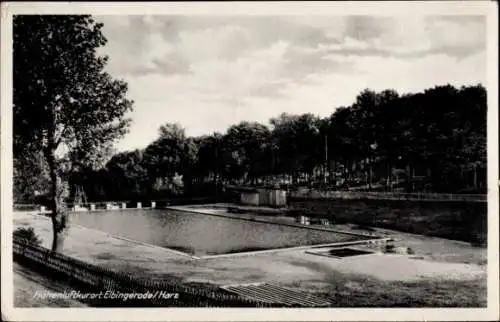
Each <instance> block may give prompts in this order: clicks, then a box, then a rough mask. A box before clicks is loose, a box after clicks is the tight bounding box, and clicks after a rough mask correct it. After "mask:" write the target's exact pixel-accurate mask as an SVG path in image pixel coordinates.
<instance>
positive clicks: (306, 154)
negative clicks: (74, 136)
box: [14, 85, 487, 202]
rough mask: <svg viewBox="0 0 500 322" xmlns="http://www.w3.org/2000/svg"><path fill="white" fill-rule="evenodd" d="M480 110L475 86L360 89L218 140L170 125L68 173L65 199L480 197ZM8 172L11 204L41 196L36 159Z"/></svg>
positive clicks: (481, 94)
mask: <svg viewBox="0 0 500 322" xmlns="http://www.w3.org/2000/svg"><path fill="white" fill-rule="evenodd" d="M486 109H487V107H486V90H485V88H484V87H482V86H481V85H477V86H464V87H461V88H456V87H453V86H451V85H445V86H436V87H434V88H431V89H427V90H425V91H423V92H420V93H412V94H404V95H400V94H398V93H397V92H396V91H394V90H385V91H382V92H374V91H372V90H368V89H366V90H364V91H362V92H361V93H360V94H359V95H358V96H357V98H356V100H355V102H354V103H353V104H352V105H351V106H342V107H338V108H336V109H332V111H333V113H332V114H331V115H330V116H329V117H326V118H320V117H318V116H316V115H313V114H310V113H308V114H303V115H289V114H281V115H279V116H277V117H276V118H273V119H271V120H270V121H269V124H268V125H266V124H260V123H257V122H246V121H245V122H241V123H239V124H236V125H233V126H231V127H229V129H228V130H227V131H226V133H224V134H222V133H213V134H212V135H206V136H202V137H188V136H187V135H186V134H185V130H184V129H183V128H182V127H181V125H179V124H177V123H167V124H165V125H163V126H161V127H160V129H159V131H158V137H157V139H156V140H154V141H153V142H151V143H150V144H149V145H148V146H147V147H145V148H144V149H142V150H135V151H128V152H121V153H118V154H115V155H110V156H108V161H107V162H106V163H105V164H102V165H100V166H98V167H95V166H94V167H86V168H80V169H78V171H75V172H73V173H72V174H71V177H70V179H69V189H70V191H71V192H72V196H73V197H72V198H74V195H75V191H77V190H79V189H83V191H84V192H85V195H86V197H87V198H88V199H89V200H105V199H107V200H130V199H134V198H140V197H146V196H147V197H151V198H153V197H154V198H161V197H168V196H171V195H175V194H177V195H178V194H184V195H200V196H201V195H207V194H210V193H213V191H214V190H216V189H220V188H221V187H222V186H223V185H224V184H226V183H238V184H253V185H256V184H258V185H262V184H287V185H292V186H297V185H302V186H315V187H320V188H324V189H343V190H350V189H353V190H370V191H406V192H416V191H419V192H421V191H426V192H449V193H464V192H467V193H484V192H485V191H486V159H487V156H486V118H487V117H486ZM15 131H16V127H14V132H15ZM26 153H28V152H26ZM14 169H15V173H14V189H15V193H14V194H15V199H16V200H17V201H23V202H27V201H32V200H33V198H35V196H36V195H43V194H44V191H45V189H46V188H45V187H46V186H47V185H46V184H45V182H46V180H47V167H46V165H45V164H44V159H43V158H42V157H41V155H40V153H39V152H37V151H30V152H29V155H25V154H20V153H18V154H16V153H15V160H14ZM77 188H79V189H77Z"/></svg>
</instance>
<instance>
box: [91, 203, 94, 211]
mask: <svg viewBox="0 0 500 322" xmlns="http://www.w3.org/2000/svg"><path fill="white" fill-rule="evenodd" d="M90 211H95V204H93V203H91V204H90Z"/></svg>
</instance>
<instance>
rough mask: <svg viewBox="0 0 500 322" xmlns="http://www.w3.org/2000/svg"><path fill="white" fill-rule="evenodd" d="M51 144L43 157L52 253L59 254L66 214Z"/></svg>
mask: <svg viewBox="0 0 500 322" xmlns="http://www.w3.org/2000/svg"><path fill="white" fill-rule="evenodd" d="M53 146H54V145H53V144H50V142H49V147H48V148H47V149H46V151H45V157H46V158H47V163H48V166H49V172H50V184H51V186H50V198H51V200H50V203H51V210H52V214H51V221H52V233H53V239H52V248H51V249H52V251H53V252H61V251H62V249H63V243H64V237H65V233H66V230H67V228H68V222H67V220H68V217H67V216H68V214H67V211H66V209H65V207H64V186H63V185H62V183H61V180H60V178H59V177H58V175H57V162H56V156H55V149H54V147H53Z"/></svg>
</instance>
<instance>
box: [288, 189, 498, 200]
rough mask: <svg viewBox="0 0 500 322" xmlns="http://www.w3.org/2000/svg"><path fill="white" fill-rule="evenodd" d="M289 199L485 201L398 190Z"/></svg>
mask: <svg viewBox="0 0 500 322" xmlns="http://www.w3.org/2000/svg"><path fill="white" fill-rule="evenodd" d="M289 197H290V198H291V199H375V200H415V201H467V202H487V200H488V198H487V195H484V194H451V193H398V192H359V191H320V190H309V189H307V190H301V191H291V192H290V194H289Z"/></svg>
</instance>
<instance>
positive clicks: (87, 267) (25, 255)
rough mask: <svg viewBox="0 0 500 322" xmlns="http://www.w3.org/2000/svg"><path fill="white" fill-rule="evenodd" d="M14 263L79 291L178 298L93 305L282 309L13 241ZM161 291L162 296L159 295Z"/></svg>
mask: <svg viewBox="0 0 500 322" xmlns="http://www.w3.org/2000/svg"><path fill="white" fill-rule="evenodd" d="M13 253H14V254H13V255H14V260H15V261H17V262H19V263H23V264H25V265H27V266H30V267H31V268H33V269H35V270H37V271H39V272H42V273H44V274H46V275H49V276H52V277H54V278H57V280H59V281H61V280H63V278H66V281H67V282H68V283H69V284H71V285H75V286H77V287H78V288H79V289H82V290H92V291H98V292H99V291H104V292H105V291H114V292H121V293H141V294H166V293H177V294H179V296H178V298H169V299H165V298H163V297H162V296H156V297H152V298H149V299H147V300H143V299H141V300H139V299H128V300H127V301H123V299H114V300H113V299H107V300H105V301H103V300H94V301H93V302H92V304H93V305H95V306H116V307H120V306H148V307H151V306H169V307H283V306H284V305H283V304H278V303H266V302H258V301H255V300H249V299H245V298H242V297H239V296H235V295H231V294H227V293H226V291H224V290H222V289H219V288H216V287H212V288H209V287H191V286H186V285H183V284H180V283H178V282H175V281H168V280H167V281H165V280H160V281H158V280H150V279H140V278H137V277H135V276H133V275H130V274H127V273H119V272H115V271H112V270H109V269H106V268H103V267H99V266H95V265H92V264H89V263H85V262H82V261H79V260H77V259H74V258H71V257H68V256H65V255H62V254H59V253H55V252H52V251H50V250H48V249H46V248H43V247H39V246H34V245H28V244H25V243H23V242H21V241H20V240H16V239H14V240H13ZM159 292H162V293H159Z"/></svg>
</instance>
